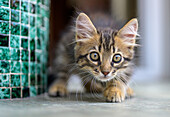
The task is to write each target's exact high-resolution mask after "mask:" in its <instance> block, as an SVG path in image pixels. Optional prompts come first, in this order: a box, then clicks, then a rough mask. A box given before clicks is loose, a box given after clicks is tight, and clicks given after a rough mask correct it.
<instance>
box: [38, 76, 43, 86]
mask: <svg viewBox="0 0 170 117" xmlns="http://www.w3.org/2000/svg"><path fill="white" fill-rule="evenodd" d="M37 84H38V85H42V78H41V75H40V74H38V75H37Z"/></svg>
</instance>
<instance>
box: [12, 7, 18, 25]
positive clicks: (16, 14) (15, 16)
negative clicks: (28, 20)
mask: <svg viewBox="0 0 170 117" xmlns="http://www.w3.org/2000/svg"><path fill="white" fill-rule="evenodd" d="M19 18H20V13H19V12H18V11H16V10H11V21H14V22H19Z"/></svg>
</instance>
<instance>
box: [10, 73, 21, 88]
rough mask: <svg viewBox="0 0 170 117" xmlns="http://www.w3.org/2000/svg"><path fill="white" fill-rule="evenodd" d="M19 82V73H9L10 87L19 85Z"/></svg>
mask: <svg viewBox="0 0 170 117" xmlns="http://www.w3.org/2000/svg"><path fill="white" fill-rule="evenodd" d="M20 85H21V83H20V75H11V84H10V86H11V87H19V86H20Z"/></svg>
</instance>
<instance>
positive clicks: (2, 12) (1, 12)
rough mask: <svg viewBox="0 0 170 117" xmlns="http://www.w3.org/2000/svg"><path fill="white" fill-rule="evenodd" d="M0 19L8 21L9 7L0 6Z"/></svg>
mask: <svg viewBox="0 0 170 117" xmlns="http://www.w3.org/2000/svg"><path fill="white" fill-rule="evenodd" d="M0 20H6V21H9V9H6V8H1V7H0Z"/></svg>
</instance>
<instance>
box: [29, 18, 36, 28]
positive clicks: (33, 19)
mask: <svg viewBox="0 0 170 117" xmlns="http://www.w3.org/2000/svg"><path fill="white" fill-rule="evenodd" d="M30 25H31V26H35V17H34V16H30Z"/></svg>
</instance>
